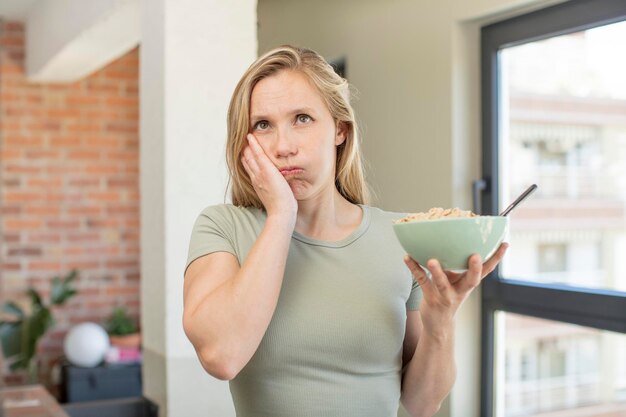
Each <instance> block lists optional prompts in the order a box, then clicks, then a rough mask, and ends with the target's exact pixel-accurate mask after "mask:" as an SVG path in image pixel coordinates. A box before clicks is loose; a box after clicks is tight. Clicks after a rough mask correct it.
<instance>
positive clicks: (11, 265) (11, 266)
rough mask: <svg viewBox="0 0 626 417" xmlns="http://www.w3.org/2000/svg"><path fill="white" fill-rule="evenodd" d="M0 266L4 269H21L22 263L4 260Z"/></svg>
mask: <svg viewBox="0 0 626 417" xmlns="http://www.w3.org/2000/svg"><path fill="white" fill-rule="evenodd" d="M0 268H2V270H3V271H20V270H21V269H22V265H21V264H20V263H18V262H3V263H2V264H0Z"/></svg>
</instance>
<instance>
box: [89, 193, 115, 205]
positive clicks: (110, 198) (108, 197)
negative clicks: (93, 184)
mask: <svg viewBox="0 0 626 417" xmlns="http://www.w3.org/2000/svg"><path fill="white" fill-rule="evenodd" d="M87 198H88V199H89V200H91V201H100V202H104V203H106V202H117V201H120V193H119V192H117V191H101V192H90V193H87Z"/></svg>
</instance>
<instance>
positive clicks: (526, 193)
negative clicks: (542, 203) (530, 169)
mask: <svg viewBox="0 0 626 417" xmlns="http://www.w3.org/2000/svg"><path fill="white" fill-rule="evenodd" d="M536 189H537V184H533V185H531V186H530V187H528V188H527V189H526V191H524V192H523V193H522V194H520V196H519V197H517V198H516V199H515V201H514V202H512V203H511V205H510V206H508V207H507V208H506V209H504V211H503V212H502V213H500V216H506V215H507V214H509V213H510V212H511V210H513V209H514V208H515V207H517V205H518V204H519V203H521V202H522V201H524V200H525V199H526V197H528V196H529V195H531V194H532V192H533V191H535V190H536Z"/></svg>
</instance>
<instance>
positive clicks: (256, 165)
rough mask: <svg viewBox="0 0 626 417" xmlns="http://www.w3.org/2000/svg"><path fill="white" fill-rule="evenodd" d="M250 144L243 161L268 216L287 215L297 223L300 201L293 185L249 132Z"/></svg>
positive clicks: (293, 222)
mask: <svg viewBox="0 0 626 417" xmlns="http://www.w3.org/2000/svg"><path fill="white" fill-rule="evenodd" d="M246 138H247V139H248V146H246V147H245V148H244V150H243V153H242V156H241V163H242V164H243V167H244V169H245V170H246V172H247V173H248V175H249V176H250V180H251V181H252V186H253V187H254V190H255V191H256V193H257V195H258V196H259V199H260V200H261V202H262V203H263V206H264V207H265V210H266V211H267V216H268V218H270V217H272V218H274V217H286V219H288V220H289V221H290V222H291V224H292V225H295V221H296V216H297V214H298V202H297V201H296V198H295V197H294V195H293V191H291V187H289V184H288V183H287V180H285V177H283V175H282V174H281V173H280V171H279V170H278V168H276V166H274V164H273V163H272V161H271V160H270V159H269V158H268V156H267V155H266V154H265V151H263V148H262V147H261V145H259V142H258V141H257V139H256V137H254V135H253V134H251V133H248V135H247V136H246Z"/></svg>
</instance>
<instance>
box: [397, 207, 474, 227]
mask: <svg viewBox="0 0 626 417" xmlns="http://www.w3.org/2000/svg"><path fill="white" fill-rule="evenodd" d="M451 217H478V214H475V213H472V212H471V211H470V210H461V209H459V208H458V207H455V208H453V209H450V208H449V209H443V208H441V207H433V208H431V209H430V210H428V212H426V213H412V214H409V215H408V216H406V217H403V218H401V219H399V220H396V221H395V223H407V222H412V221H419V220H436V219H442V218H451Z"/></svg>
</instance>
